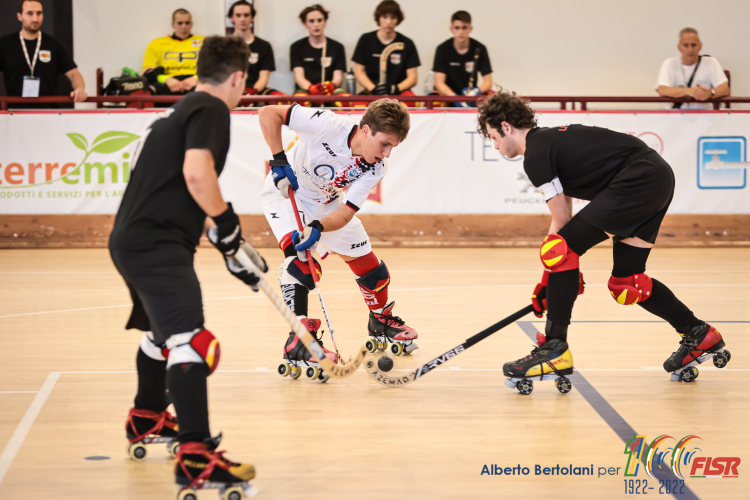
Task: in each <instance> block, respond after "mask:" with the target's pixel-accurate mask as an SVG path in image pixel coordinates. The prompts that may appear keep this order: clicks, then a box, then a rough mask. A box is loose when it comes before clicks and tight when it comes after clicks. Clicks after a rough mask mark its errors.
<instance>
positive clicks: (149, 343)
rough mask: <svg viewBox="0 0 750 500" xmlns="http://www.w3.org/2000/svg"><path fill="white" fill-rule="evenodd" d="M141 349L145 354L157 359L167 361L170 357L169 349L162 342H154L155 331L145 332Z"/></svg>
mask: <svg viewBox="0 0 750 500" xmlns="http://www.w3.org/2000/svg"><path fill="white" fill-rule="evenodd" d="M141 351H143V354H145V355H146V356H148V357H149V358H151V359H155V360H156V361H166V360H167V357H169V349H167V347H166V346H165V345H164V344H162V345H156V343H155V342H154V332H145V333H144V334H143V338H142V339H141Z"/></svg>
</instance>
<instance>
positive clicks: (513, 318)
mask: <svg viewBox="0 0 750 500" xmlns="http://www.w3.org/2000/svg"><path fill="white" fill-rule="evenodd" d="M532 312H534V307H533V306H532V305H531V304H529V305H528V306H526V307H524V308H523V309H521V310H520V311H517V312H515V313H513V314H511V315H510V316H508V317H507V318H505V319H502V320H500V321H498V322H497V323H495V324H494V325H492V326H490V327H488V328H485V329H484V330H482V331H481V332H479V333H477V334H476V335H473V336H471V337H469V338H468V339H466V342H464V344H463V346H464V348H465V349H468V348H469V347H471V346H473V345H474V344H476V343H477V342H480V341H482V340H484V339H486V338H487V337H489V336H490V335H492V334H493V333H495V332H496V331H498V330H502V329H503V328H505V327H506V326H508V325H510V324H513V323H515V322H516V321H518V320H519V319H521V318H523V317H524V316H526V315H527V314H529V313H532Z"/></svg>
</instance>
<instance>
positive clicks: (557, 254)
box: [539, 233, 579, 273]
mask: <svg viewBox="0 0 750 500" xmlns="http://www.w3.org/2000/svg"><path fill="white" fill-rule="evenodd" d="M539 257H540V258H541V260H542V264H543V265H544V267H546V268H547V269H549V270H550V271H552V272H553V273H559V272H561V271H569V270H571V269H578V265H579V264H578V259H579V255H578V254H577V253H575V252H574V251H573V250H571V249H570V248H568V243H567V242H566V241H565V238H563V237H562V236H560V235H559V234H554V233H553V234H549V235H547V237H546V238H544V241H543V242H542V246H541V248H540V249H539Z"/></svg>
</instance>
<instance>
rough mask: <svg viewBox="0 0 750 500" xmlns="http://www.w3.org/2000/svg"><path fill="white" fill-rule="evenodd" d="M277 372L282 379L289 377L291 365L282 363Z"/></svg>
mask: <svg viewBox="0 0 750 500" xmlns="http://www.w3.org/2000/svg"><path fill="white" fill-rule="evenodd" d="M276 371H278V372H279V375H281V376H282V377H288V376H289V372H290V371H291V366H290V365H289V363H281V364H280V365H279V367H278V368H277V370H276Z"/></svg>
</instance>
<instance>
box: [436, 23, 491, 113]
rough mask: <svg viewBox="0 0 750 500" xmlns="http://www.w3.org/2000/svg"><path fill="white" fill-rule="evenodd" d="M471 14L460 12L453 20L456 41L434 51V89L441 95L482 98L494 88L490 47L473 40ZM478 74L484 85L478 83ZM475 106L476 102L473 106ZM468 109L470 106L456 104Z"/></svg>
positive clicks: (446, 43)
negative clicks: (480, 96) (479, 96)
mask: <svg viewBox="0 0 750 500" xmlns="http://www.w3.org/2000/svg"><path fill="white" fill-rule="evenodd" d="M472 30H473V28H472V26H471V15H470V14H469V13H468V12H466V11H463V10H459V11H458V12H456V13H455V14H453V16H452V17H451V32H452V33H453V38H449V39H448V40H446V41H445V42H443V43H441V44H440V45H438V47H437V49H436V50H435V62H434V64H433V65H432V71H433V72H434V73H435V90H434V91H433V92H434V93H437V94H438V95H448V96H452V95H482V94H487V93H488V92H489V90H490V89H491V88H492V66H491V65H490V56H489V55H488V54H487V48H486V47H485V46H484V45H482V44H481V43H479V42H477V41H476V40H474V39H473V38H469V35H470V34H471V31H472ZM479 74H481V75H482V83H481V84H480V83H479ZM471 105H472V106H473V105H474V104H473V103H472V104H471ZM456 106H458V107H467V106H469V103H465V102H459V103H456Z"/></svg>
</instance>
